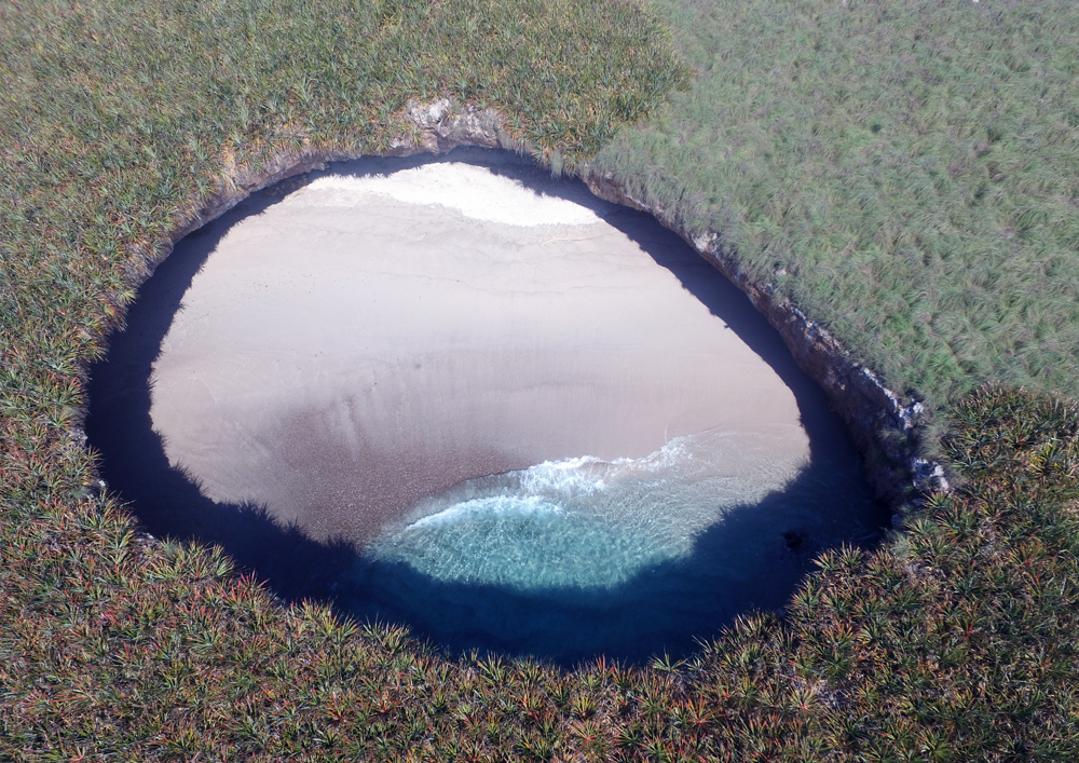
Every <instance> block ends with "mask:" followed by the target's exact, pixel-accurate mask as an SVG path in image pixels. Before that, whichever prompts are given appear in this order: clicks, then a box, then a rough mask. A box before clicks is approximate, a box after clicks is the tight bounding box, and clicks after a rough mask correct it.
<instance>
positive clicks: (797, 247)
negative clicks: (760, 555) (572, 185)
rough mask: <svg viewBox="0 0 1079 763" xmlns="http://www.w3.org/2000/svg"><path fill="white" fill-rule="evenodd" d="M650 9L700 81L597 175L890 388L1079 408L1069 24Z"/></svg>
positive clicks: (1054, 15)
mask: <svg viewBox="0 0 1079 763" xmlns="http://www.w3.org/2000/svg"><path fill="white" fill-rule="evenodd" d="M656 5H657V6H658V7H659V8H660V9H661V10H662V11H663V15H664V16H665V17H666V18H667V19H668V20H669V21H670V23H671V26H672V28H673V29H674V30H675V36H676V41H677V44H678V46H679V48H680V50H682V52H683V53H684V55H685V57H686V59H687V61H688V62H689V63H690V64H691V65H692V66H693V67H694V69H695V70H696V72H697V75H698V76H696V77H695V79H694V80H693V84H692V87H691V88H690V89H689V90H688V91H686V92H683V93H677V94H675V95H674V97H673V100H672V102H671V104H670V105H669V107H667V108H665V109H662V110H660V111H658V112H656V113H655V114H654V116H653V117H651V118H650V119H648V120H647V121H646V123H645V124H644V125H641V126H635V127H633V128H630V129H626V130H624V131H623V132H622V133H620V135H619V136H618V138H617V139H616V140H615V141H614V142H613V143H612V144H611V145H609V146H607V147H606V148H605V149H604V150H603V152H602V153H601V154H600V156H599V158H598V165H599V166H600V167H601V168H602V169H604V170H606V171H609V172H612V173H614V174H615V175H616V176H617V177H619V178H621V179H622V180H624V182H625V183H626V184H627V185H628V186H629V187H630V188H631V189H633V190H634V192H635V195H637V196H638V197H643V198H645V199H648V200H650V201H652V202H653V203H657V204H660V205H663V206H665V207H667V208H669V209H673V210H674V211H675V215H676V217H677V218H679V219H681V220H682V221H683V222H684V224H685V225H686V226H687V227H688V228H689V229H691V230H696V231H701V230H706V229H713V230H718V231H719V232H721V233H722V234H723V236H724V240H725V242H726V244H727V245H728V246H729V247H732V248H733V249H734V250H736V252H737V258H738V261H739V264H740V265H741V266H742V267H744V268H746V269H747V270H749V271H750V272H751V273H753V274H754V276H755V277H756V278H757V279H759V280H761V281H766V282H773V283H775V285H776V286H777V287H778V289H779V291H780V292H781V293H783V294H785V295H787V296H789V297H791V298H792V299H793V300H794V301H795V303H796V304H798V305H799V306H800V307H801V308H802V309H803V310H805V311H806V312H807V313H808V314H809V315H811V316H812V317H813V318H814V319H815V320H817V321H819V322H821V323H823V324H825V325H827V326H828V327H829V328H830V329H831V330H832V331H833V333H835V334H836V335H837V336H839V337H841V338H842V339H843V341H844V343H845V344H846V345H847V346H848V347H849V348H851V349H852V350H854V351H855V353H856V354H857V355H858V356H860V357H861V358H863V359H864V360H865V361H866V362H867V363H868V365H869V366H870V367H872V368H874V369H875V370H877V371H880V372H882V374H883V376H884V377H885V379H886V381H887V382H888V383H889V385H890V386H891V387H892V388H893V389H896V390H900V391H902V390H906V389H910V388H913V389H916V390H918V391H920V392H921V393H922V394H924V395H926V396H927V397H928V399H929V401H930V402H931V403H934V404H937V405H943V404H945V403H947V402H948V401H949V400H951V399H953V398H954V397H955V396H956V395H958V394H962V393H963V392H965V391H969V390H970V389H973V388H974V387H976V386H977V385H978V384H980V383H981V382H982V381H983V380H986V379H994V380H997V381H1001V382H1007V383H1011V384H1015V385H1028V386H1033V387H1038V388H1041V389H1046V390H1057V391H1061V392H1064V393H1066V394H1069V395H1071V396H1073V397H1075V396H1079V257H1077V256H1076V252H1079V214H1077V213H1076V205H1077V203H1079V5H1077V4H1075V3H1073V2H1067V1H1066V0H1064V1H1061V2H1054V1H1050V2H1041V3H1019V2H983V3H971V2H939V0H916V1H915V2H904V3H894V2H887V1H885V0H880V1H875V2H857V3H837V2H801V1H799V2H794V1H792V0H778V1H776V0H749V1H748V2H742V1H741V0H738V1H737V2H735V1H733V0H731V1H729V2H713V1H711V0H709V1H707V2H704V1H701V0H659V2H657V3H656Z"/></svg>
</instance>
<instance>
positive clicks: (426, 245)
mask: <svg viewBox="0 0 1079 763" xmlns="http://www.w3.org/2000/svg"><path fill="white" fill-rule="evenodd" d="M522 173H524V174H525V175H527V178H526V179H530V180H531V181H532V182H530V183H529V185H527V186H526V185H525V184H523V183H522V182H520V176H521V175H522ZM566 189H567V186H566V185H565V184H560V185H556V184H555V183H554V181H551V180H550V179H549V178H545V177H544V176H543V175H541V174H539V173H537V172H535V171H532V174H531V175H529V174H528V171H526V170H523V169H521V168H514V169H513V171H512V172H508V171H506V172H503V171H501V170H500V167H499V166H494V167H493V168H492V167H481V166H475V165H472V164H466V163H460V162H439V163H433V164H426V165H421V166H417V167H412V168H409V169H405V170H401V171H399V172H396V173H394V174H391V175H389V176H379V175H367V176H352V175H348V174H332V175H326V176H323V177H320V178H317V179H315V180H314V181H313V182H311V183H310V184H307V185H305V186H303V187H301V188H299V189H298V190H296V191H294V192H292V193H290V194H288V195H286V196H284V197H283V198H282V199H281V200H280V201H278V202H277V203H275V204H272V205H270V206H268V207H267V208H265V209H264V210H262V211H261V212H260V213H259V214H257V215H252V216H249V217H246V218H244V219H242V220H241V221H240V222H239V223H237V224H235V225H233V226H232V227H231V228H229V229H228V231H227V232H226V233H225V235H224V236H223V238H222V239H221V240H220V242H219V243H218V244H217V246H216V249H215V250H214V251H213V253H212V254H211V255H210V257H209V258H208V260H207V261H206V263H205V265H204V267H203V268H202V270H201V271H200V272H199V273H198V274H197V275H196V276H195V278H194V280H193V282H192V285H191V287H190V289H189V290H188V291H187V293H186V294H185V295H184V297H183V303H182V309H181V310H180V312H179V313H178V314H177V315H176V317H175V319H174V322H173V323H172V326H171V328H170V329H169V331H168V334H167V336H166V338H165V341H164V343H163V346H162V350H161V354H160V356H159V357H158V359H157V361H156V362H155V364H154V368H153V391H152V408H151V416H152V421H153V428H154V430H155V431H157V432H158V433H159V434H160V435H161V436H162V437H163V440H164V443H165V449H166V453H167V456H168V458H169V460H170V462H172V463H173V464H174V465H179V466H182V467H183V468H184V469H185V470H186V471H187V472H188V473H189V474H190V475H191V476H192V477H194V478H195V479H197V480H198V481H199V483H200V485H201V488H202V491H203V492H204V493H205V494H206V495H207V496H209V497H210V498H213V499H214V500H216V501H222V502H233V503H238V502H251V503H256V504H260V505H264V506H265V507H266V508H267V509H268V510H269V512H270V513H271V514H272V515H273V516H274V517H275V518H277V519H278V520H280V521H282V522H286V523H296V524H298V525H299V526H300V527H301V528H302V529H303V530H304V532H305V533H307V534H309V535H310V536H311V537H313V538H316V539H326V538H331V537H341V538H345V539H348V540H352V541H357V542H360V543H363V542H365V541H367V540H369V539H371V538H373V537H375V536H376V535H377V534H378V533H379V531H380V530H381V529H382V528H383V527H385V526H386V525H387V524H389V523H392V522H394V521H396V520H397V519H399V518H400V517H401V516H402V515H403V513H404V512H406V511H407V510H408V509H409V508H410V507H412V506H414V505H415V504H416V503H417V502H418V501H420V499H423V498H424V497H426V496H430V495H432V494H435V493H438V492H440V491H443V490H446V489H448V488H450V487H452V486H454V485H457V484H458V483H461V482H462V481H465V480H469V479H473V478H477V477H481V476H483V475H490V474H496V473H500V472H506V471H510V470H517V469H525V468H527V467H529V466H530V465H534V464H538V463H541V462H544V461H551V460H557V459H566V458H575V457H581V456H593V457H596V458H600V459H616V458H637V457H641V456H645V455H647V454H648V453H651V452H654V451H656V450H657V449H660V448H662V447H663V446H664V445H665V443H667V442H669V441H670V440H672V439H673V438H677V437H680V436H683V435H688V434H693V433H696V432H702V431H705V430H713V429H717V430H721V431H743V432H750V433H752V432H765V433H768V435H769V437H770V442H772V443H773V446H772V447H771V448H770V453H769V457H770V458H771V459H772V460H773V461H774V462H775V463H776V464H778V465H780V466H781V467H782V468H777V469H776V470H775V471H776V473H777V474H781V473H790V472H793V471H796V470H797V468H798V466H799V465H800V464H803V463H804V462H805V461H806V459H807V458H808V454H809V440H808V438H807V436H806V433H805V431H804V430H803V428H802V426H801V425H800V423H799V408H798V405H797V403H796V400H795V396H794V394H793V393H792V391H791V389H790V388H789V387H788V386H787V385H786V384H785V383H784V381H783V380H782V379H781V378H780V376H779V375H778V374H777V373H776V372H775V371H774V370H773V368H772V367H771V366H770V365H769V364H768V363H766V362H765V361H764V360H763V359H762V358H761V357H760V356H759V355H758V354H757V352H755V351H754V350H753V349H752V348H751V347H750V346H749V345H748V344H747V343H746V342H745V341H743V338H741V337H740V336H739V335H738V334H736V333H735V331H733V330H731V328H730V327H729V326H728V325H727V323H726V322H725V321H724V320H723V319H722V318H721V317H719V316H718V315H717V314H716V311H715V310H714V309H712V308H710V307H709V304H708V303H709V300H710V297H709V292H708V289H709V288H710V287H709V286H708V285H707V284H708V283H709V281H714V282H719V281H720V280H721V277H720V276H719V275H718V274H716V273H715V272H714V271H713V270H712V269H711V268H710V267H709V266H708V265H707V264H706V263H704V262H703V261H701V260H699V259H698V258H696V257H695V256H694V255H693V254H692V253H691V252H689V250H688V249H685V248H683V249H681V250H680V251H678V252H669V251H667V250H668V249H669V248H670V247H669V246H667V245H666V244H664V241H667V239H664V240H663V241H660V240H658V239H655V237H656V236H657V234H656V232H655V227H654V226H646V225H643V224H642V222H641V218H640V217H639V216H636V215H634V214H632V213H628V212H626V211H624V210H619V209H616V208H614V207H611V206H608V205H605V204H603V203H601V202H597V201H596V200H595V199H593V198H591V197H590V196H588V195H587V194H586V193H585V192H584V191H583V190H580V189H574V188H569V190H566ZM556 190H557V195H555V193H554V192H555V191H556ZM728 288H729V287H728ZM691 290H692V291H693V292H695V293H691ZM718 295H719V292H716V294H714V295H712V297H711V299H713V301H714V299H718V298H719V296H718ZM702 296H703V297H704V298H703V299H702ZM761 324H762V325H763V320H762V321H761ZM776 487H778V485H777V486H776Z"/></svg>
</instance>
